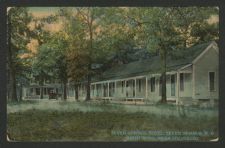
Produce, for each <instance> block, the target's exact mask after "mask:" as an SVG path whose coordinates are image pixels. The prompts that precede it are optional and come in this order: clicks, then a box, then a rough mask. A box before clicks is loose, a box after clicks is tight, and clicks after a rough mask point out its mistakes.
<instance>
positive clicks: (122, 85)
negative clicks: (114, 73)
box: [121, 81, 124, 93]
mask: <svg viewBox="0 0 225 148" xmlns="http://www.w3.org/2000/svg"><path fill="white" fill-rule="evenodd" d="M123 87H124V81H122V89H121V91H122V93H123Z"/></svg>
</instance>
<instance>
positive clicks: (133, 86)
mask: <svg viewBox="0 0 225 148" xmlns="http://www.w3.org/2000/svg"><path fill="white" fill-rule="evenodd" d="M133 97H135V80H133Z"/></svg>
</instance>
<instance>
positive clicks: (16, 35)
mask: <svg viewBox="0 0 225 148" xmlns="http://www.w3.org/2000/svg"><path fill="white" fill-rule="evenodd" d="M30 21H31V16H30V15H29V14H28V11H27V9H26V8H23V7H12V8H10V9H9V10H8V46H9V48H8V61H7V65H8V71H9V74H8V77H9V87H8V92H9V96H8V98H9V99H11V100H12V101H19V100H18V98H17V91H16V89H17V76H18V75H17V74H18V73H22V71H23V69H24V68H23V64H22V62H23V59H21V58H20V57H19V55H20V54H22V53H26V52H28V50H27V48H26V45H27V43H29V40H30V36H29V32H30V30H29V28H28V24H29V23H30Z"/></svg>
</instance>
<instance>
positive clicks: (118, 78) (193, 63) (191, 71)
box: [26, 42, 219, 104]
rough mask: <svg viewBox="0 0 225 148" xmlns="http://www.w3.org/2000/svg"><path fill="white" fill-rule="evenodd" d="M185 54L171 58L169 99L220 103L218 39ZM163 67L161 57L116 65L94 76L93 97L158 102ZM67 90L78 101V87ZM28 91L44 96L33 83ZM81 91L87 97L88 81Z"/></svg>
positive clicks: (169, 66) (168, 74) (184, 52)
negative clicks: (76, 95) (76, 89)
mask: <svg viewBox="0 0 225 148" xmlns="http://www.w3.org/2000/svg"><path fill="white" fill-rule="evenodd" d="M182 56H183V57H182V58H176V57H175V56H168V57H167V72H166V92H167V94H166V95H167V101H170V102H174V103H176V104H196V103H197V104H198V103H200V102H203V103H204V102H210V103H213V104H214V103H217V101H218V94H219V93H218V91H219V88H218V81H219V79H218V72H219V71H218V68H219V65H218V64H219V49H218V46H217V44H216V42H209V43H203V44H199V45H195V46H193V47H190V48H187V49H185V50H184V51H183V53H182ZM160 67H161V66H160V57H159V56H155V57H152V58H150V59H147V60H139V61H135V62H131V63H128V64H123V65H120V66H116V67H112V68H111V69H109V70H107V71H105V72H104V73H102V74H101V75H100V76H98V77H95V78H94V79H92V82H91V99H107V100H115V101H124V100H131V101H143V102H146V103H148V102H150V103H154V102H158V101H160V100H161V93H162V80H161V73H160V70H161V68H160ZM50 89H56V91H60V92H63V88H62V87H60V84H58V85H55V86H53V85H48V86H46V87H45V89H44V90H46V91H45V92H46V93H44V94H45V95H47V94H48V91H49V90H50ZM67 90H68V91H67V93H68V94H67V95H68V98H69V99H73V100H75V91H74V88H73V87H72V86H71V85H70V84H68V89H67ZM26 92H27V93H26V96H35V95H36V96H37V98H40V88H39V86H30V87H29V88H26ZM78 92H79V94H78V96H79V99H80V100H82V99H85V97H86V84H85V83H81V85H80V86H79V88H78Z"/></svg>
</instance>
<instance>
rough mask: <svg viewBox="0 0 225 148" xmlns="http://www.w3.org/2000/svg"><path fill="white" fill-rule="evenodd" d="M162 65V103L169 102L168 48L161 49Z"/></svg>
mask: <svg viewBox="0 0 225 148" xmlns="http://www.w3.org/2000/svg"><path fill="white" fill-rule="evenodd" d="M161 67H162V73H161V78H162V98H161V103H166V102H167V97H166V49H162V51H161Z"/></svg>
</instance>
